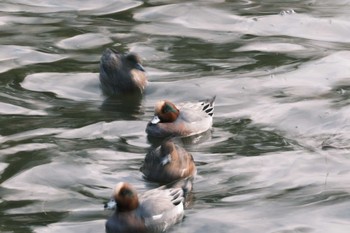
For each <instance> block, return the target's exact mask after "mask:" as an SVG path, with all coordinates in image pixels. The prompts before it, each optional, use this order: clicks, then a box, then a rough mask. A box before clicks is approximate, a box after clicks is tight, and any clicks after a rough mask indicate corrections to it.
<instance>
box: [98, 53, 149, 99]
mask: <svg viewBox="0 0 350 233" xmlns="http://www.w3.org/2000/svg"><path fill="white" fill-rule="evenodd" d="M99 78H100V86H101V89H102V92H103V94H105V95H106V96H113V95H116V94H125V93H143V91H144V89H145V88H146V86H147V77H146V73H145V70H144V69H143V67H142V65H141V59H140V57H139V56H138V55H137V54H135V53H128V54H121V53H119V52H118V51H117V50H115V49H113V48H107V49H106V50H105V51H104V52H103V54H102V57H101V60H100V75H99Z"/></svg>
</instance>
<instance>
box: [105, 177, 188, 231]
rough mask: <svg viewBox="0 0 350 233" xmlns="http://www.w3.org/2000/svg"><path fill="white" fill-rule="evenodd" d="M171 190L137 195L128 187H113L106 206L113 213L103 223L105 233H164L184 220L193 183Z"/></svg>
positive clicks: (162, 189)
mask: <svg viewBox="0 0 350 233" xmlns="http://www.w3.org/2000/svg"><path fill="white" fill-rule="evenodd" d="M181 182H182V183H180V182H177V184H176V185H174V186H173V187H170V188H169V187H168V186H161V187H160V188H157V189H152V190H149V191H146V192H144V193H142V194H138V193H137V191H136V190H135V189H134V188H133V187H132V186H131V185H130V184H129V183H125V182H120V183H119V184H117V185H116V187H115V189H114V192H113V195H112V198H111V200H110V201H109V202H108V203H107V204H106V205H105V208H107V209H115V212H114V214H113V215H112V216H111V217H110V218H109V219H108V220H107V222H106V232H107V233H135V232H138V233H145V232H147V233H148V232H152V233H158V232H164V231H166V230H167V229H169V228H170V227H171V226H173V225H174V224H176V223H178V222H179V221H181V220H182V218H183V217H184V203H185V199H186V198H185V196H186V194H187V192H189V191H190V190H189V189H191V188H192V183H190V184H189V183H188V182H192V180H182V181H181Z"/></svg>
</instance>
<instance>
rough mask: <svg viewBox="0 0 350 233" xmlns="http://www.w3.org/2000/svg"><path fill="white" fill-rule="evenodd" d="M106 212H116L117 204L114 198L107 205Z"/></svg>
mask: <svg viewBox="0 0 350 233" xmlns="http://www.w3.org/2000/svg"><path fill="white" fill-rule="evenodd" d="M104 207H105V209H106V210H115V209H116V208H117V202H116V201H115V200H114V199H113V198H112V199H111V200H109V201H108V202H107V203H106V204H105V206H104Z"/></svg>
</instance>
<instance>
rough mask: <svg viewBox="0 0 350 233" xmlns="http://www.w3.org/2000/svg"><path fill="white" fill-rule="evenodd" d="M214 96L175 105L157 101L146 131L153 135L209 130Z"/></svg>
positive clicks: (192, 133) (189, 133) (166, 135)
mask: <svg viewBox="0 0 350 233" xmlns="http://www.w3.org/2000/svg"><path fill="white" fill-rule="evenodd" d="M214 101H215V96H214V97H213V98H211V99H209V100H205V101H200V102H196V103H192V102H187V103H181V104H178V105H177V106H176V105H175V104H173V103H172V102H170V101H169V100H162V101H159V102H158V103H157V104H156V106H155V110H154V117H153V119H152V120H151V121H150V122H149V123H148V124H147V127H146V133H147V134H148V135H149V136H153V137H169V136H191V135H195V134H200V133H203V132H205V131H207V130H209V129H210V128H211V126H212V124H213V114H214Z"/></svg>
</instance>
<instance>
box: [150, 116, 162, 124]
mask: <svg viewBox="0 0 350 233" xmlns="http://www.w3.org/2000/svg"><path fill="white" fill-rule="evenodd" d="M159 122H160V119H159V117H158V116H154V117H153V119H152V120H151V123H152V124H154V125H155V124H158V123H159Z"/></svg>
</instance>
